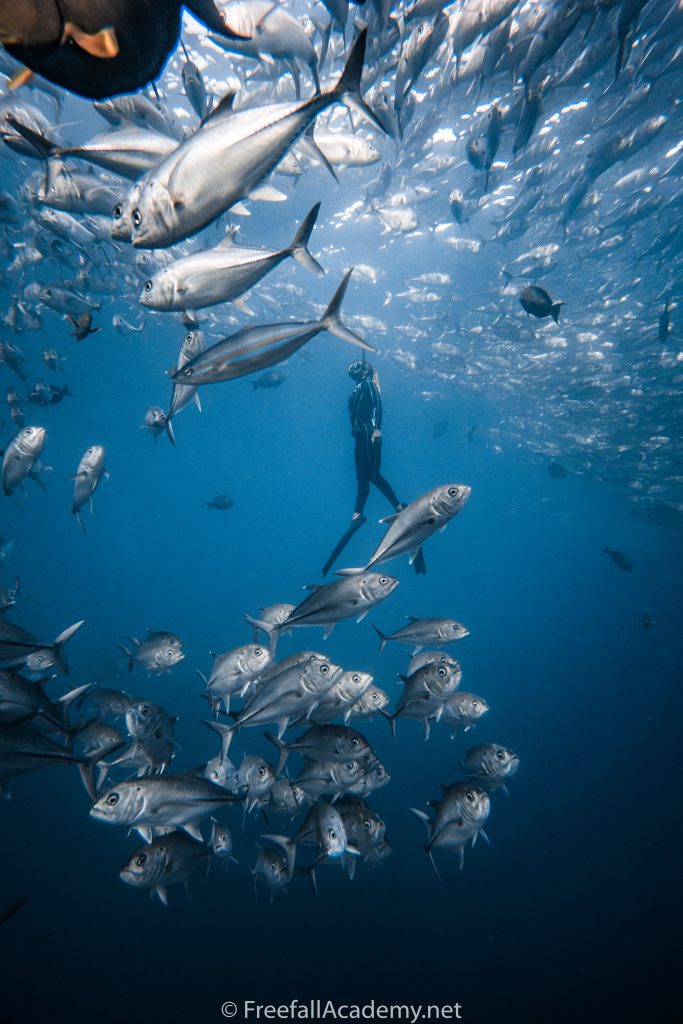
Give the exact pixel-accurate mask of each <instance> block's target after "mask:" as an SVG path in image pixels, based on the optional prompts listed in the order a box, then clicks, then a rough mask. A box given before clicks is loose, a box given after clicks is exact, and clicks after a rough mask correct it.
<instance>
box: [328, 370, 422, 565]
mask: <svg viewBox="0 0 683 1024" xmlns="http://www.w3.org/2000/svg"><path fill="white" fill-rule="evenodd" d="M348 373H349V377H350V378H351V380H353V381H355V384H356V386H355V387H354V389H353V391H352V392H351V395H350V397H349V402H348V410H349V418H350V420H351V434H352V436H353V437H354V439H355V443H354V451H353V455H354V461H355V465H356V480H357V491H356V504H355V506H354V510H353V515H352V516H351V525H350V526H349V528H348V529H347V530H346V532H345V533H344V534H343V535H342V536H341V537H340V538H339V540H338V541H337V544H336V545H335V547H334V549H333V551H332V553H331V554H330V557H329V558H328V559H327V561H326V562H325V565H324V566H323V571H322V574H323V576H326V575H327V573H328V572H329V571H330V569H331V567H332V565H333V563H334V562H335V561H336V559H337V558H338V557H339V555H340V554H341V553H342V551H343V550H344V548H345V547H346V545H347V544H348V542H349V541H350V540H351V538H352V537H353V535H354V533H356V531H357V530H359V529H360V528H361V526H363V524H364V523H366V522H367V517H366V516H365V515H364V514H363V509H364V508H365V503H366V501H367V500H368V496H369V494H370V484H374V485H375V487H376V488H377V489H378V490H379V491H381V492H382V494H383V495H384V497H385V498H386V499H387V501H389V503H390V504H391V505H392V507H393V508H394V510H395V511H396V512H400V511H401V509H402V508H404V505H403V504H402V502H400V501H399V500H398V498H397V497H396V493H395V491H394V489H393V487H392V486H391V484H390V483H389V481H388V480H387V479H386V478H385V477H383V476H382V472H381V469H382V396H381V394H380V387H379V376H378V374H377V370H376V369H375V368H374V367H373V366H372V365H371V364H370V363H367V362H366V361H365V360H363V361H362V362H361V360H359V359H357V360H355V361H354V362H353V363H351V364H350V365H349V369H348ZM413 564H414V567H415V572H417V573H424V572H426V568H425V563H424V555H423V554H422V550H420V552H419V554H418V556H417V558H416V559H415V561H414V563H413Z"/></svg>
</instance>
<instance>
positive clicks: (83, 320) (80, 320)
mask: <svg viewBox="0 0 683 1024" xmlns="http://www.w3.org/2000/svg"><path fill="white" fill-rule="evenodd" d="M67 316H68V317H69V320H70V321H71V323H72V324H73V325H74V329H73V331H72V332H71V335H72V337H74V338H75V339H76V341H83V339H84V338H87V337H88V335H89V334H95V333H96V332H97V331H99V330H100V328H99V327H93V325H92V313H81V315H80V316H78V317H76V316H72V315H71V313H68V314H67Z"/></svg>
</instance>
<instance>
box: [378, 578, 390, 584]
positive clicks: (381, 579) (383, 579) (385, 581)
mask: <svg viewBox="0 0 683 1024" xmlns="http://www.w3.org/2000/svg"><path fill="white" fill-rule="evenodd" d="M379 581H380V583H381V584H382V586H384V585H385V583H388V582H389V580H388V579H387V578H386V576H380V578H379Z"/></svg>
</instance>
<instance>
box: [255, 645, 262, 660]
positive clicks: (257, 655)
mask: <svg viewBox="0 0 683 1024" xmlns="http://www.w3.org/2000/svg"><path fill="white" fill-rule="evenodd" d="M262 654H263V651H262V650H261V648H260V647H257V648H256V650H255V651H254V655H255V656H256V657H257V658H260V657H261V655H262Z"/></svg>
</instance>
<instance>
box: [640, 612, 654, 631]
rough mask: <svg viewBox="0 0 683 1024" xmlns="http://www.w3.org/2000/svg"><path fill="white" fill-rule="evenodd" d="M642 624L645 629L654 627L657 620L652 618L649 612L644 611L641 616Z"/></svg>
mask: <svg viewBox="0 0 683 1024" xmlns="http://www.w3.org/2000/svg"><path fill="white" fill-rule="evenodd" d="M640 624H641V626H642V627H643V629H652V627H653V626H654V624H655V620H654V619H653V618H652V616H651V615H650V613H649V612H643V613H642V614H641V616H640Z"/></svg>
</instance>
